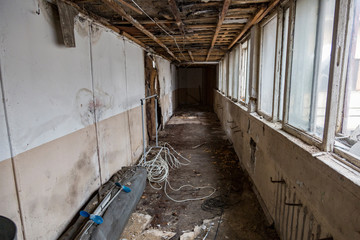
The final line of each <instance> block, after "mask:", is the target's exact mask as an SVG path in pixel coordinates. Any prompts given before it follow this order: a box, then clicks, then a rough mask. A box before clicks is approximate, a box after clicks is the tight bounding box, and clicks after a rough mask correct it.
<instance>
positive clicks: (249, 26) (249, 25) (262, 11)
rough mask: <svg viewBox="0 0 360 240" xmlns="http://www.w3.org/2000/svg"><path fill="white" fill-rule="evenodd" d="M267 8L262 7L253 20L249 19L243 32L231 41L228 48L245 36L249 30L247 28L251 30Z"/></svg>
mask: <svg viewBox="0 0 360 240" xmlns="http://www.w3.org/2000/svg"><path fill="white" fill-rule="evenodd" d="M264 11H265V8H264V7H262V8H261V9H260V10H259V11H258V12H257V13H256V14H255V16H254V17H253V18H252V19H251V21H249V22H248V23H247V24H246V25H245V27H244V28H243V30H242V31H241V33H240V34H239V35H238V36H237V37H236V38H235V39H234V40H233V41H232V42H231V44H230V45H229V47H228V49H230V48H232V46H234V45H235V43H236V42H237V41H239V39H240V38H241V37H242V36H244V34H245V33H246V32H247V30H249V29H250V28H251V27H252V26H253V25H254V24H255V22H256V21H257V20H258V19H259V18H260V16H261V15H262V14H263V13H264Z"/></svg>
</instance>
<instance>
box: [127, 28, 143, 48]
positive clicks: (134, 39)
mask: <svg viewBox="0 0 360 240" xmlns="http://www.w3.org/2000/svg"><path fill="white" fill-rule="evenodd" d="M121 35H123V36H125V37H127V38H128V39H130V40H131V41H133V42H135V43H137V44H139V45H140V46H142V47H143V48H146V47H147V46H146V45H145V44H144V43H143V42H142V41H140V40H139V39H137V38H134V37H133V36H132V35H130V34H129V33H127V32H125V31H122V32H121Z"/></svg>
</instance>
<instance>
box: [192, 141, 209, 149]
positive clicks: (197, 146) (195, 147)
mask: <svg viewBox="0 0 360 240" xmlns="http://www.w3.org/2000/svg"><path fill="white" fill-rule="evenodd" d="M204 144H206V142H203V143H201V144H199V145H196V146H194V147H192V149H197V148H199V147H201V146H202V145H204Z"/></svg>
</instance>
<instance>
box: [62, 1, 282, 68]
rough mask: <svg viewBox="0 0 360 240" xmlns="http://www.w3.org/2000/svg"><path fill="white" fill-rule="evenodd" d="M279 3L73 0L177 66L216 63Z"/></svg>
mask: <svg viewBox="0 0 360 240" xmlns="http://www.w3.org/2000/svg"><path fill="white" fill-rule="evenodd" d="M279 1H280V0H233V1H231V0H177V1H175V0H71V1H66V2H67V3H70V4H71V5H73V6H75V7H76V8H77V9H78V10H80V11H81V12H83V13H85V14H87V15H90V16H91V17H93V18H95V20H98V21H100V22H101V23H102V24H104V25H105V26H107V27H109V28H111V29H112V30H115V31H116V32H118V33H120V34H122V35H124V36H126V37H128V38H130V39H131V40H133V41H135V42H137V43H138V44H140V45H141V46H143V47H145V48H148V49H149V50H150V51H154V52H156V53H158V54H160V55H162V56H164V57H166V58H168V59H170V60H172V61H175V62H216V61H219V60H220V59H221V58H222V57H223V56H224V55H225V53H226V52H227V51H228V50H229V49H230V48H231V47H232V46H234V44H235V43H236V42H237V41H238V40H240V38H241V37H243V36H244V35H245V34H246V32H247V30H249V29H250V27H251V26H252V25H253V24H256V23H258V22H259V21H260V20H261V19H262V18H264V17H265V16H266V15H267V14H268V13H269V12H270V11H271V10H272V9H273V8H274V7H275V6H276V5H277V4H278V3H279Z"/></svg>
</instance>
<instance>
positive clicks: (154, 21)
mask: <svg viewBox="0 0 360 240" xmlns="http://www.w3.org/2000/svg"><path fill="white" fill-rule="evenodd" d="M131 1H132V2H133V3H134V4H135V6H136V7H137V8H139V9H140V10H141V11H142V12H143V13H144V14H145V15H146V16H147V17H148V18H149V19H150V20H151V21H152V22H153V23H155V24H156V26H158V27H159V28H160V29H161V30H162V31H163V32H164V33H166V34H167V35H168V36H169V37H171V38H172V39H173V40H174V42H175V45H176V47H177V49H179V51H180V54H181V56H182V57H183V58H184V59H186V58H185V56H184V54H183V52H182V51H181V49H180V47H179V45H178V43H177V41H176V38H175V37H174V36H173V35H171V34H170V33H169V32H168V31H166V30H165V29H164V28H163V27H162V26H161V25H159V24H158V23H157V22H156V21H155V20H154V19H153V18H152V17H150V16H149V14H147V13H146V12H145V11H144V9H142V8H141V7H140V6H139V5H138V4H137V3H136V2H135V1H134V0H131ZM184 37H185V36H184Z"/></svg>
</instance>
